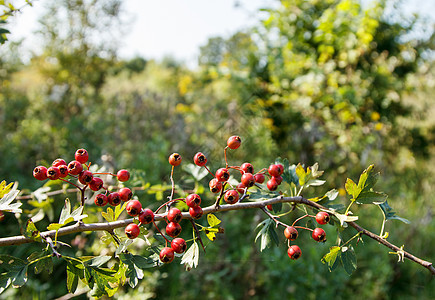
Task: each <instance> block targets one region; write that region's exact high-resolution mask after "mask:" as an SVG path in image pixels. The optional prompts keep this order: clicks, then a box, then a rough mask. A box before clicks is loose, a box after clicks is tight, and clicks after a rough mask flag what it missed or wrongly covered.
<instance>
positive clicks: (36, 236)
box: [24, 219, 42, 242]
mask: <svg viewBox="0 0 435 300" xmlns="http://www.w3.org/2000/svg"><path fill="white" fill-rule="evenodd" d="M24 236H25V237H27V238H30V239H32V240H34V241H37V242H42V238H41V235H40V233H39V230H38V229H37V228H36V226H35V223H33V221H32V219H29V220H27V223H26V227H25V228H24Z"/></svg>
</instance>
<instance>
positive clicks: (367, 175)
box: [358, 165, 379, 191]
mask: <svg viewBox="0 0 435 300" xmlns="http://www.w3.org/2000/svg"><path fill="white" fill-rule="evenodd" d="M374 167H375V166H374V165H370V166H369V167H368V168H367V169H365V170H364V171H363V172H362V174H361V176H360V178H359V181H358V188H359V189H360V190H361V191H369V190H370V189H371V188H373V186H374V185H375V184H376V182H377V181H378V178H379V173H373V169H374Z"/></svg>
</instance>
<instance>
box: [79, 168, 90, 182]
mask: <svg viewBox="0 0 435 300" xmlns="http://www.w3.org/2000/svg"><path fill="white" fill-rule="evenodd" d="M92 179H94V174H92V172H91V171H88V170H84V171H83V172H81V173H80V175H79V181H80V182H81V183H82V184H84V185H87V184H90V183H91V182H92Z"/></svg>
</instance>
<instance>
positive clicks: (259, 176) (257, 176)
mask: <svg viewBox="0 0 435 300" xmlns="http://www.w3.org/2000/svg"><path fill="white" fill-rule="evenodd" d="M254 179H255V182H257V183H263V182H264V179H265V177H264V174H263V173H258V174H255V175H254Z"/></svg>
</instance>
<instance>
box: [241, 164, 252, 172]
mask: <svg viewBox="0 0 435 300" xmlns="http://www.w3.org/2000/svg"><path fill="white" fill-rule="evenodd" d="M240 171H242V173H251V174H254V166H253V165H252V164H250V163H247V162H246V163H243V164H242V165H241V166H240Z"/></svg>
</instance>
